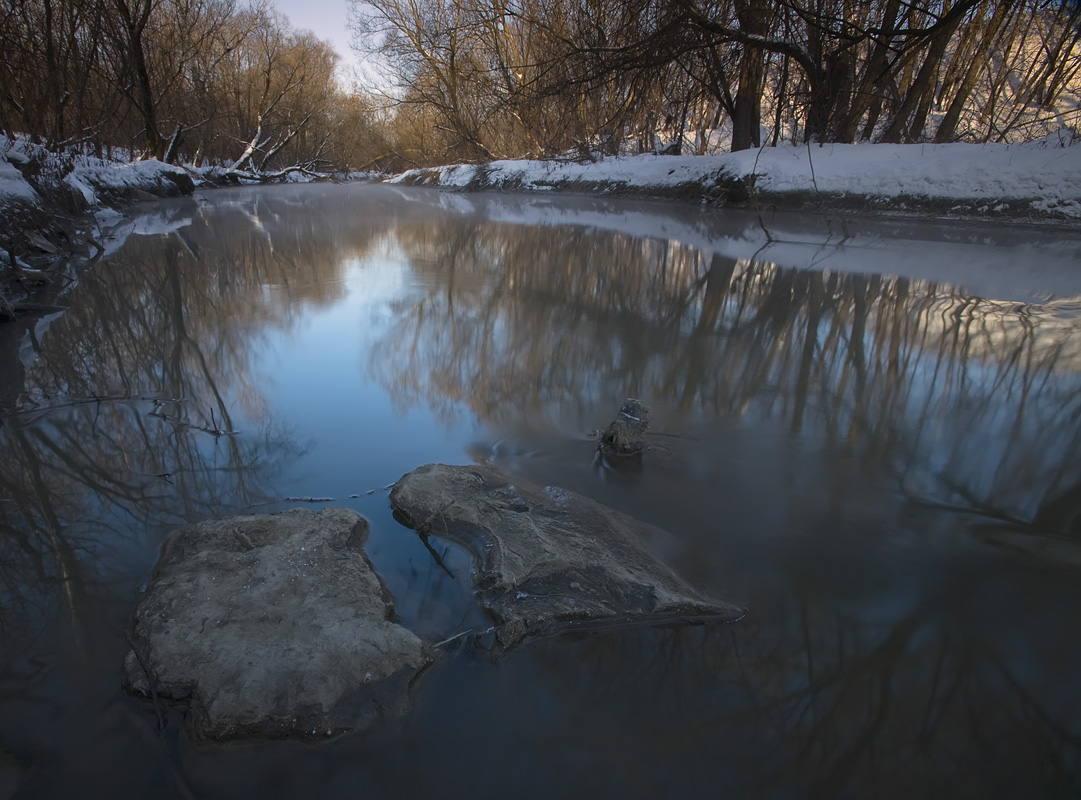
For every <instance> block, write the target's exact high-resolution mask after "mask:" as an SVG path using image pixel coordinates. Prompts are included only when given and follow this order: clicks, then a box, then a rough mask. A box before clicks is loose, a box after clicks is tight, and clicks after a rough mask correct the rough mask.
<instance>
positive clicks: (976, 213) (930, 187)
mask: <svg viewBox="0 0 1081 800" xmlns="http://www.w3.org/2000/svg"><path fill="white" fill-rule="evenodd" d="M390 182H392V183H398V184H404V185H420V186H438V187H441V188H446V189H457V190H462V191H487V190H497V191H499V190H502V191H563V192H581V193H600V194H606V195H616V196H631V197H643V198H672V199H680V200H688V201H695V202H704V203H710V204H714V205H718V206H734V207H745V208H748V207H749V208H768V209H773V208H776V209H793V210H805V211H836V210H844V211H853V212H869V213H889V214H897V215H910V216H934V217H946V218H964V219H972V218H977V219H990V220H1010V221H1025V222H1029V221H1036V222H1060V223H1072V224H1074V225H1081V136H1078V135H1077V134H1075V133H1073V132H1072V131H1069V130H1064V131H1062V132H1060V133H1057V134H1053V135H1051V136H1047V137H1044V138H1043V139H1040V140H1038V141H1034V142H1028V143H1025V144H1012V145H1007V144H944V145H935V144H926V145H921V144H916V145H885V144H859V145H840V144H827V145H810V146H800V147H795V146H781V147H764V148H761V149H758V150H744V151H742V152H738V153H726V154H722V155H715V156H659V155H641V156H628V157H618V158H604V159H599V160H597V161H595V162H593V163H577V162H567V161H563V162H561V161H495V162H492V163H490V164H482V165H471V164H458V165H452V166H445V167H432V168H425V169H415V170H410V171H408V172H405V173H402V174H401V175H398V176H395V177H394V178H392V179H391V180H390Z"/></svg>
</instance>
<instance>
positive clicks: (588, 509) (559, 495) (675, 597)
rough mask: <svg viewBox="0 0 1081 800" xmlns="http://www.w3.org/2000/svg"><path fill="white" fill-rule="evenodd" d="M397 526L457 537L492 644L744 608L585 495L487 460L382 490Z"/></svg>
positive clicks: (424, 473) (738, 612) (430, 469)
mask: <svg viewBox="0 0 1081 800" xmlns="http://www.w3.org/2000/svg"><path fill="white" fill-rule="evenodd" d="M390 502H391V505H392V506H393V507H394V510H395V512H396V515H397V516H398V518H399V520H401V521H402V522H403V523H405V524H406V525H408V526H409V527H412V528H414V529H416V530H417V532H418V533H420V534H422V535H427V534H433V535H436V536H444V537H447V538H449V539H452V540H454V541H457V542H460V543H462V544H463V545H464V546H465V547H467V548H468V549H469V550H470V551H471V552H472V553H473V556H474V558H475V559H476V565H477V569H476V571H475V573H474V582H475V584H476V588H477V590H478V595H479V597H480V600H481V602H482V603H483V604H484V607H485V608H486V609H487V610H488V612H489V614H491V615H492V617H493V618H494V620H495V622H496V635H497V639H498V644H499V646H501V647H502V648H504V649H506V648H510V647H512V646H514V645H515V644H517V643H518V642H519V641H521V640H522V638H523V637H525V636H530V635H544V634H550V633H557V632H560V631H563V630H568V629H575V628H582V627H592V626H596V627H604V626H607V625H610V624H619V623H636V622H645V623H660V622H671V623H679V622H702V621H719V622H731V621H735V620H737V619H740V618H741V617H742V616H743V615H744V613H745V610H744V609H742V608H739V607H738V606H734V605H731V604H728V603H722V602H714V601H711V600H707V599H705V598H703V597H702V596H700V595H699V594H697V593H696V592H695V591H694V590H693V589H692V588H691V587H689V586H688V585H687V584H685V583H684V582H683V581H681V580H680V579H679V578H677V577H676V576H675V575H674V574H673V573H672V572H671V570H669V569H668V568H667V567H666V566H665V565H664V564H662V563H661V562H660V561H659V560H657V558H655V557H654V556H653V555H652V554H651V553H650V552H649V551H648V550H647V549H646V548H645V546H644V545H643V544H642V541H643V539H645V538H647V537H650V536H654V535H656V534H657V533H658V531H657V529H656V528H653V527H652V526H650V525H646V524H645V523H642V522H639V521H637V520H635V519H632V518H631V517H628V516H626V515H624V514H621V513H619V512H618V511H615V510H613V509H611V508H608V507H607V506H604V505H601V504H600V503H597V502H594V501H593V500H590V499H588V498H586V497H582V496H581V495H578V494H575V493H573V492H569V491H566V490H564V489H558V488H555V487H552V486H544V487H541V486H537V485H536V484H533V483H530V482H529V481H526V480H523V479H521V478H518V477H512V476H510V475H508V474H506V473H504V472H501V471H500V470H498V469H496V468H494V467H491V466H487V465H471V466H446V465H442V464H428V465H426V466H423V467H420V468H419V469H416V470H414V471H413V472H410V473H409V474H408V475H405V476H403V477H402V478H401V479H400V480H399V481H398V482H397V483H396V484H394V488H393V489H392V490H391V493H390Z"/></svg>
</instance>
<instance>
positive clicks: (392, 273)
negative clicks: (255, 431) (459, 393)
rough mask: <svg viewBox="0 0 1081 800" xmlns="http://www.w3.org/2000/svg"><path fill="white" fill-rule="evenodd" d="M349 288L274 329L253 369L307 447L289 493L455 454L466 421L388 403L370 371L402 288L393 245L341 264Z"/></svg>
mask: <svg viewBox="0 0 1081 800" xmlns="http://www.w3.org/2000/svg"><path fill="white" fill-rule="evenodd" d="M342 279H343V281H344V284H345V287H346V294H345V297H343V298H342V299H341V300H340V301H338V302H336V303H333V304H331V305H328V306H325V307H322V308H320V309H318V310H309V311H306V312H304V314H303V316H302V317H301V318H300V319H298V320H297V321H296V324H295V325H294V326H293V328H292V329H291V330H289V331H287V332H276V333H274V334H273V335H271V336H270V337H269V338H268V340H267V344H266V349H265V350H264V351H262V353H261V354H260V355H259V357H258V361H257V362H256V364H255V365H254V366H255V370H254V371H255V372H257V373H262V374H263V375H264V376H265V377H264V380H265V383H264V384H263V393H264V395H265V397H266V400H267V402H268V404H269V406H270V408H271V415H272V416H273V417H274V418H276V419H278V420H279V421H280V422H281V423H282V424H284V425H285V426H286V427H287V428H288V429H289V430H290V432H291V433H292V434H293V435H294V436H295V438H296V440H297V441H298V442H299V443H301V444H302V445H303V444H305V443H311V444H312V445H313V450H312V452H311V454H310V456H308V457H306V458H304V460H303V462H302V464H300V465H298V470H297V473H296V474H297V481H298V482H297V484H296V485H295V486H288V487H283V489H284V491H286V492H287V493H288V494H291V495H294V496H318V497H325V496H329V497H335V498H339V499H340V498H344V497H348V496H349V495H350V494H355V493H359V492H364V491H367V490H368V489H372V488H375V487H378V486H383V485H386V484H387V483H388V482H390V481H393V480H396V479H397V478H398V477H400V476H401V475H402V474H404V473H406V472H408V471H409V470H411V469H414V468H415V467H416V466H418V465H419V464H421V463H425V462H427V461H432V460H445V461H452V462H453V461H461V460H463V456H464V445H463V443H462V437H463V436H467V435H468V431H467V425H466V424H465V423H459V424H457V425H450V426H449V427H448V426H447V424H445V422H444V421H440V420H438V419H437V418H436V417H434V416H433V415H432V414H430V413H429V412H428V411H427V409H426V408H424V407H412V408H410V409H408V410H406V411H404V412H403V411H401V410H398V409H396V408H395V407H394V404H393V402H392V400H391V398H390V397H389V396H388V394H387V392H386V390H385V389H384V388H383V387H382V386H381V385H379V384H378V383H377V382H374V381H373V380H372V379H371V378H370V377H369V376H368V375H367V370H366V364H367V362H368V354H369V351H370V349H371V348H372V347H373V346H375V345H376V343H377V342H378V340H379V339H380V338H381V337H382V336H383V335H384V333H385V328H386V327H387V326H388V324H389V323H390V322H391V321H392V317H390V316H389V315H388V313H387V307H388V304H389V303H390V302H391V301H392V300H393V299H395V298H399V297H400V296H401V294H402V293H403V292H406V291H408V288H409V287H408V281H409V280H410V276H409V269H408V265H407V264H406V263H405V262H404V261H403V260H401V257H400V254H397V253H394V252H391V253H385V254H383V255H381V256H378V257H375V258H372V259H370V260H364V261H355V260H354V261H352V262H349V263H347V264H346V265H344V267H343V276H342Z"/></svg>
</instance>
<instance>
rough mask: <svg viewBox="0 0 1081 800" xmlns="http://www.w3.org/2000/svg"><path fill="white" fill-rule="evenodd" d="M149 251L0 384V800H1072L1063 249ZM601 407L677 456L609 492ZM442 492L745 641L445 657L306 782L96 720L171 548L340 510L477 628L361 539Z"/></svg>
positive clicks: (206, 229)
mask: <svg viewBox="0 0 1081 800" xmlns="http://www.w3.org/2000/svg"><path fill="white" fill-rule="evenodd" d="M142 210H143V211H144V212H145V213H143V214H142V215H141V216H136V217H133V218H132V219H130V220H127V221H125V223H124V225H123V226H121V227H120V228H119V229H118V231H120V232H127V233H129V234H130V235H129V236H128V237H127V239H126V240H124V241H123V242H122V243H121V240H120V239H117V240H115V242H114V245H113V246H112V248H111V249H110V252H109V254H108V255H107V256H106V257H104V258H103V259H101V261H100V262H99V263H97V264H95V265H92V266H91V267H89V268H88V269H87V270H86V271H85V272H84V273H83V274H82V277H81V279H80V281H79V284H78V285H77V286H76V287H75V288H73V289H72V290H71V291H70V292H69V293H68V295H67V296H66V302H67V303H68V304H69V305H70V308H69V310H68V311H67V312H66V313H64V314H63V315H60V316H58V317H56V318H53V319H51V320H46V321H43V322H42V323H40V324H38V325H36V326H35V327H34V328H32V329H30V330H28V331H27V332H26V336H25V338H24V339H23V342H22V351H21V352H19V353H18V354H17V355H18V358H17V359H16V360H14V361H13V360H11V359H9V361H8V362H7V363H8V367H7V372H8V374H7V375H6V376H4V381H5V384H4V387H3V389H4V390H3V392H0V398H6V399H5V400H4V401H2V402H3V403H4V404H5V405H4V406H3V410H2V411H0V414H2V417H0V453H2V454H3V458H2V461H0V799H3V798H9V797H20V798H22V797H26V798H52V797H84V798H85V797H102V798H106V797H108V798H126V797H147V798H149V797H154V798H170V797H185V798H187V797H200V798H203V797H206V798H230V799H231V800H232V799H235V798H247V797H253V798H255V797H258V798H276V797H281V798H287V797H288V798H292V797H299V796H304V797H319V798H354V797H360V796H367V797H398V796H401V797H404V796H412V797H553V796H560V797H563V796H569V797H649V798H657V797H673V798H681V797H769V798H774V797H777V798H785V797H796V798H799V797H831V798H832V797H854V798H864V797H904V798H911V797H951V798H964V797H980V798H984V797H1076V796H1077V795H1078V794H1079V792H1081V752H1079V750H1081V679H1079V676H1081V448H1079V444H1081V441H1079V440H1081V392H1079V389H1081V301H1079V300H1078V297H1079V296H1081V238H1079V237H1077V236H1076V235H1074V234H1067V233H1063V232H1061V231H1056V230H1055V229H1053V228H1040V229H1025V228H1018V229H1016V230H1014V231H1002V230H995V229H992V228H988V227H979V226H971V225H960V224H954V225H951V226H927V225H924V226H916V225H914V224H912V223H904V222H889V221H884V222H878V223H871V222H862V223H855V222H852V221H848V222H845V221H841V220H830V219H826V218H815V219H801V218H795V217H781V216H777V217H770V218H766V219H760V218H759V217H757V216H755V215H749V216H745V215H741V214H732V213H719V212H715V211H705V210H700V209H698V208H695V207H687V206H679V205H672V204H669V205H650V204H643V203H633V204H632V203H622V204H621V203H614V202H612V203H608V202H601V201H596V200H582V199H579V200H575V199H571V198H557V199H552V198H544V197H540V198H538V197H531V198H518V197H514V196H483V195H477V196H461V195H448V194H440V193H437V192H430V191H425V190H399V189H394V188H391V187H386V186H368V187H366V186H314V187H313V186H308V187H278V188H270V189H244V190H236V191H233V190H229V191H218V192H214V193H209V194H205V195H202V196H199V197H197V198H195V199H194V200H191V199H189V200H184V201H175V202H173V201H170V202H163V203H158V204H154V205H151V206H147V207H146V208H145V209H142ZM11 330H13V329H11V328H9V332H8V333H5V335H6V336H13V335H15V334H13V333H11V332H10V331H11ZM18 333H20V334H21V333H22V331H21V330H20V331H18ZM13 352H14V351H13ZM626 396H636V397H641V398H643V399H645V400H646V401H647V402H649V403H650V404H651V405H652V406H653V409H654V415H653V419H654V431H655V432H657V433H658V434H661V435H658V436H657V437H656V443H657V444H659V445H664V446H665V447H666V448H667V452H666V453H664V457H663V458H658V459H650V458H647V459H646V460H645V462H644V464H643V466H642V468H641V469H640V470H638V471H632V472H613V471H611V470H609V469H606V468H604V467H602V466H598V465H596V464H595V463H594V461H593V458H592V456H593V446H594V443H593V440H591V439H590V433H591V432H592V431H593V430H595V429H597V428H603V427H604V426H605V425H606V424H607V422H608V421H609V420H610V419H611V418H612V416H613V415H614V413H615V411H616V409H617V408H618V406H619V403H620V401H621V400H622V399H623V398H624V397H626ZM432 461H441V462H449V463H469V462H470V461H490V462H493V463H496V464H499V465H501V466H503V467H505V468H507V469H510V470H513V471H515V472H517V473H519V474H522V475H524V476H526V477H528V478H531V479H534V480H536V481H539V482H542V483H545V484H555V485H559V486H563V487H565V488H569V489H573V490H576V491H579V492H582V493H584V494H587V495H589V496H591V497H594V498H596V499H598V500H600V501H602V502H605V503H608V504H610V505H612V506H614V507H616V508H618V509H620V510H622V511H625V512H627V513H630V514H632V515H634V516H636V517H639V518H641V519H645V520H648V521H650V522H653V523H655V524H657V525H658V526H660V527H661V528H663V529H664V530H665V531H666V535H664V536H663V537H659V538H658V540H656V541H652V542H649V546H650V547H652V548H653V549H654V550H655V552H656V553H657V554H658V555H659V556H660V557H661V558H662V559H663V560H664V561H665V562H667V563H668V564H670V565H671V566H672V567H673V568H674V569H675V570H676V571H677V572H679V573H680V574H681V575H683V576H684V577H685V578H686V579H687V580H688V581H689V582H690V583H692V584H693V585H694V586H695V587H697V588H698V589H699V590H701V591H702V592H705V593H707V594H711V595H713V596H716V597H718V598H721V599H726V600H730V601H733V602H736V603H739V604H742V605H745V606H747V607H748V608H749V609H750V613H749V615H748V617H747V618H746V620H745V621H743V622H741V623H738V624H736V625H730V626H718V627H713V626H706V627H697V628H686V629H679V630H672V629H664V630H652V629H645V630H627V631H619V632H612V633H606V634H597V635H590V636H586V637H582V638H563V639H556V640H546V641H543V642H534V643H532V644H529V645H527V646H525V647H523V648H522V649H520V650H519V651H517V652H516V653H514V654H512V655H511V656H510V657H508V658H506V659H505V660H502V661H499V662H493V661H491V660H490V659H488V658H487V657H486V656H485V655H484V654H483V653H477V652H466V651H458V652H455V653H452V654H450V655H449V657H447V658H446V659H444V660H443V661H441V662H440V663H439V664H438V665H437V666H436V667H435V668H434V669H432V670H431V671H429V672H428V673H427V674H426V675H424V676H423V677H422V679H421V680H420V682H419V683H418V685H417V686H416V691H415V694H414V698H413V709H412V712H411V713H410V714H409V715H408V716H407V717H406V718H405V719H404V720H400V721H398V722H394V723H387V724H377V725H375V726H374V727H372V728H370V729H369V730H367V731H365V732H362V733H359V734H356V735H352V736H347V737H342V738H339V739H337V740H334V741H330V742H326V743H323V744H319V745H311V744H299V743H290V742H277V743H264V744H246V745H232V746H227V747H221V746H212V747H197V746H195V745H193V744H192V743H191V742H190V740H189V739H188V738H187V737H186V735H185V733H184V731H183V723H182V718H181V715H180V713H179V712H177V713H175V714H174V715H173V716H172V717H171V718H170V719H169V721H168V725H167V728H166V730H165V731H163V732H159V731H158V730H157V729H156V722H157V721H156V718H155V716H154V713H153V711H152V710H151V709H149V708H148V707H147V706H145V705H143V704H141V703H140V702H138V701H136V700H133V699H131V698H129V697H127V696H126V695H125V694H124V693H123V691H122V689H121V688H120V680H121V679H120V676H121V663H122V660H123V656H124V654H125V652H126V650H127V644H126V642H125V639H124V631H125V628H126V627H127V625H128V622H129V619H130V616H131V613H132V610H133V608H134V605H135V603H136V602H137V600H138V596H139V592H140V588H141V587H142V586H143V584H144V583H145V581H146V580H147V578H148V576H149V573H150V570H151V567H152V566H153V563H154V560H155V558H156V555H157V550H158V547H159V545H160V543H161V541H162V538H163V537H164V536H165V535H166V534H167V533H168V532H169V531H170V530H172V529H173V528H175V527H177V526H179V525H181V524H184V523H188V522H194V521H198V520H202V519H206V518H208V517H212V516H220V515H225V514H233V513H241V512H245V513H251V512H253V511H268V512H269V511H276V510H280V509H283V508H289V507H293V506H296V505H298V504H304V505H307V506H309V507H318V506H320V505H322V504H325V503H326V502H333V503H336V504H341V505H346V506H349V507H351V508H354V509H356V510H358V511H359V512H361V513H363V514H364V515H365V516H367V517H368V519H369V520H370V521H371V524H372V537H371V540H370V542H369V545H368V551H369V554H370V556H371V558H372V560H373V562H374V563H375V565H376V567H377V569H378V570H379V572H380V573H381V575H382V577H383V579H384V580H385V581H386V583H387V585H388V587H389V588H390V590H391V591H392V593H393V595H394V597H395V602H396V605H397V609H398V612H399V614H400V615H401V617H402V619H403V621H404V622H405V623H406V624H407V625H409V626H410V627H412V628H414V629H415V630H417V631H418V632H420V633H421V634H422V635H425V636H427V637H429V638H431V639H433V640H436V639H443V638H446V637H448V636H451V635H453V634H455V633H456V632H458V631H461V630H466V629H469V628H470V627H473V626H477V625H483V624H484V622H483V619H482V617H481V615H480V613H479V611H478V609H477V608H476V607H475V606H474V604H473V601H472V599H471V594H470V588H469V585H468V581H467V576H468V572H469V558H468V556H467V555H466V554H465V553H464V552H462V551H460V550H458V549H457V548H455V547H453V546H451V545H449V544H446V543H442V544H439V545H438V546H439V547H440V548H441V549H443V548H446V549H447V556H446V559H447V563H448V565H449V566H450V567H451V572H453V573H454V576H455V577H451V576H450V575H448V574H447V572H444V571H443V570H441V569H440V568H439V567H438V566H437V565H436V564H434V563H433V561H432V558H431V557H430V556H429V554H428V552H427V550H425V548H424V547H423V546H422V545H421V544H420V543H419V542H418V541H417V539H416V537H415V535H414V534H413V533H412V532H411V531H408V530H406V529H405V528H402V527H400V526H399V525H398V524H397V523H395V522H394V520H393V519H392V517H391V514H390V509H389V504H388V500H387V493H386V487H387V486H388V484H390V483H392V482H393V481H395V480H396V479H397V478H398V477H400V476H401V475H402V474H403V473H405V472H407V471H409V470H411V469H413V468H415V467H417V466H419V465H421V464H424V463H427V462H432ZM327 498H329V499H330V500H326V499H327Z"/></svg>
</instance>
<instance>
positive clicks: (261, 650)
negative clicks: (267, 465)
mask: <svg viewBox="0 0 1081 800" xmlns="http://www.w3.org/2000/svg"><path fill="white" fill-rule="evenodd" d="M367 536H368V523H367V521H366V520H365V519H364V518H363V517H361V516H360V515H358V514H356V513H355V512H353V511H350V510H348V509H344V508H325V509H323V510H322V511H320V512H318V513H314V512H312V511H308V510H305V509H295V510H293V511H286V512H283V513H281V514H273V515H262V516H246V517H233V518H229V519H222V520H211V521H208V522H203V523H200V524H198V525H193V526H191V527H189V528H184V529H182V530H180V531H177V532H176V533H174V534H172V535H171V536H170V538H169V539H168V540H167V541H166V543H165V546H164V548H163V551H162V555H161V559H160V560H159V562H158V565H157V567H156V568H155V571H154V575H153V577H152V578H151V581H150V584H149V586H148V588H147V591H146V594H145V595H144V597H143V598H142V601H141V602H140V603H139V606H138V608H137V610H136V614H135V636H134V639H133V643H134V646H135V648H136V650H137V651H138V652H136V650H133V651H132V652H131V653H129V654H128V657H127V659H126V661H125V664H124V666H125V672H126V679H127V685H128V687H129V689H131V690H133V691H135V692H138V693H140V694H143V695H151V694H155V695H156V696H157V697H161V698H165V699H169V700H174V701H184V702H190V705H191V710H190V712H189V715H188V722H189V727H190V729H191V731H192V733H193V735H194V736H195V737H197V738H208V737H212V738H228V737H234V736H242V735H258V736H287V735H307V736H313V735H319V736H325V735H328V734H331V733H338V732H344V731H348V730H354V729H357V728H359V727H363V726H364V725H366V724H367V723H368V722H369V721H371V720H372V719H373V718H374V717H375V716H377V715H378V714H380V713H381V714H383V715H384V716H390V717H395V716H399V715H401V714H404V713H405V711H407V710H408V707H409V686H410V683H411V682H412V680H413V679H414V678H415V677H416V676H417V674H418V673H419V672H420V671H421V670H422V669H423V668H424V667H425V666H426V665H427V664H428V663H429V662H430V660H431V659H430V651H429V650H428V648H427V647H426V646H425V644H424V643H423V642H422V641H421V640H420V639H419V638H417V636H416V635H414V634H413V633H412V632H410V631H409V630H407V629H405V628H403V627H402V626H401V625H397V624H395V623H394V622H392V621H391V617H392V616H393V605H392V603H391V599H390V597H389V595H388V593H387V591H386V589H385V587H384V586H383V584H382V581H380V579H379V576H378V575H376V574H375V572H374V571H373V570H372V567H371V564H370V563H369V562H368V559H367V557H366V556H365V554H364V550H363V545H364V541H365V539H366V538H367Z"/></svg>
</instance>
